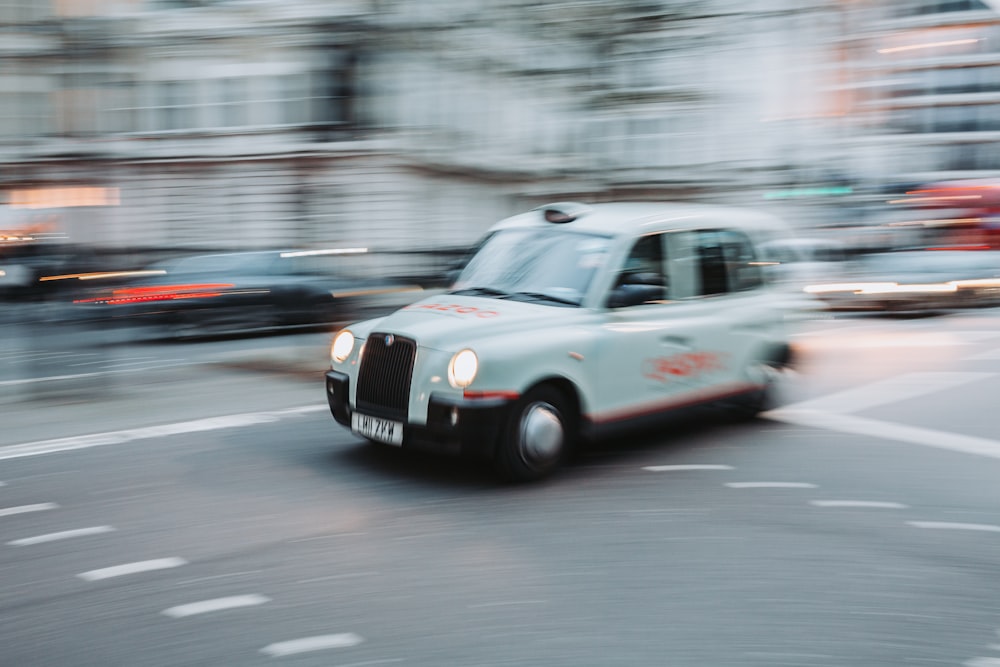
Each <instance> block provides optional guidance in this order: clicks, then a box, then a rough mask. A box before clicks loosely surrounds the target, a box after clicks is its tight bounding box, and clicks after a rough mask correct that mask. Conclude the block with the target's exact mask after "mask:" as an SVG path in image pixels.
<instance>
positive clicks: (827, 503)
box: [809, 500, 909, 510]
mask: <svg viewBox="0 0 1000 667" xmlns="http://www.w3.org/2000/svg"><path fill="white" fill-rule="evenodd" d="M809 504H810V505H815V506H816V507H875V508H882V509H889V510H905V509H907V508H908V507H909V505H904V504H902V503H887V502H882V501H878V500H810V501H809Z"/></svg>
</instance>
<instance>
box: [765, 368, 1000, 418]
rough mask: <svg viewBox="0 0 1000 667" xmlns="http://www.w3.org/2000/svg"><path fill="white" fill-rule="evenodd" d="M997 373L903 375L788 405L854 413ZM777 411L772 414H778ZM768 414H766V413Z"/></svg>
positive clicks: (790, 408) (799, 408) (804, 408)
mask: <svg viewBox="0 0 1000 667" xmlns="http://www.w3.org/2000/svg"><path fill="white" fill-rule="evenodd" d="M996 375H997V374H996V373H945V372H942V373H906V374H904V375H897V376H895V377H891V378H886V379H885V380H879V381H878V382H873V383H871V384H866V385H862V386H860V387H855V388H853V389H846V390H844V391H838V392H836V393H833V394H827V395H826V396H820V397H818V398H813V399H810V400H807V401H802V402H800V403H794V404H792V405H789V406H787V409H789V410H817V411H822V412H837V413H845V412H857V411H859V410H869V409H871V408H874V407H878V406H880V405H888V404H889V403H898V402H899V401H905V400H909V399H912V398H917V397H919V396H924V395H926V394H933V393H936V392H939V391H944V390H947V389H951V388H953V387H958V386H961V385H963V384H968V383H969V382H976V381H978V380H985V379H988V378H991V377H996ZM782 410H783V408H779V409H778V410H776V411H775V412H781V411H782ZM765 414H769V413H765Z"/></svg>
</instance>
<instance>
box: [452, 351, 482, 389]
mask: <svg viewBox="0 0 1000 667" xmlns="http://www.w3.org/2000/svg"><path fill="white" fill-rule="evenodd" d="M478 371H479V359H478V358H477V357H476V353H475V352H473V351H472V350H470V349H468V348H466V349H464V350H461V351H459V352H456V353H455V356H453V357H452V358H451V361H450V362H448V382H450V383H451V386H452V387H456V388H462V387H468V386H469V385H470V384H472V381H473V380H475V379H476V373H477V372H478Z"/></svg>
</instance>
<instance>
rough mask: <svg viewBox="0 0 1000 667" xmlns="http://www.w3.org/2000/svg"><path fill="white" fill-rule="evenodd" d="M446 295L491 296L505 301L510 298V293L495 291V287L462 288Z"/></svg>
mask: <svg viewBox="0 0 1000 667" xmlns="http://www.w3.org/2000/svg"><path fill="white" fill-rule="evenodd" d="M448 294H464V295H467V296H493V297H496V298H498V299H506V298H507V297H509V296H510V292H504V291H503V290H500V289H496V288H495V287H463V288H462V289H457V290H452V291H451V292H448Z"/></svg>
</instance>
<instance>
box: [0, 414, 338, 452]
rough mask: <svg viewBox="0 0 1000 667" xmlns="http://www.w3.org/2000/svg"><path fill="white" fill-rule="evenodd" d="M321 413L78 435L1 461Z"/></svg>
mask: <svg viewBox="0 0 1000 667" xmlns="http://www.w3.org/2000/svg"><path fill="white" fill-rule="evenodd" d="M322 410H329V407H327V406H326V405H307V406H303V407H298V408H288V409H286V410H275V411H272V412H248V413H244V414H238V415H226V416H223V417H208V418H205V419H195V420H193V421H186V422H177V423H174V424H162V425H159V426H146V427H142V428H133V429H127V430H124V431H109V432H107V433H94V434H92V435H77V436H71V437H68V438H56V439H54V440H39V441H37V442H26V443H23V444H19V445H8V446H6V447H0V460H3V459H14V458H20V457H24V456H39V455H42V454H51V453H53V452H65V451H70V450H74V449H89V448H90V447H101V446H104V445H121V444H124V443H127V442H133V441H135V440H146V439H149V438H163V437H166V436H171V435H183V434H186V433H199V432H202V431H215V430H218V429H225V428H240V427H243V426H253V425H254V424H267V423H271V422H276V421H279V420H281V419H283V418H285V417H294V416H297V415H300V414H305V413H309V412H319V411H322Z"/></svg>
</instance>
